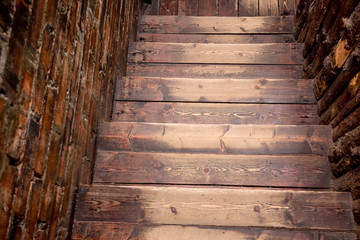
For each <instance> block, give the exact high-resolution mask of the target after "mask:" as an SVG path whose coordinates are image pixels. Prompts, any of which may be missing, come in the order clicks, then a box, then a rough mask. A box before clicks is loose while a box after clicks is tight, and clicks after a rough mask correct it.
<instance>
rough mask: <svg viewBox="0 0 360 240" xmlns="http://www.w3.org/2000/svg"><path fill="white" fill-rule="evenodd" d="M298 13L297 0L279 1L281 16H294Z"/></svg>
mask: <svg viewBox="0 0 360 240" xmlns="http://www.w3.org/2000/svg"><path fill="white" fill-rule="evenodd" d="M295 11H296V0H279V13H280V15H289V14H290V15H294V14H295Z"/></svg>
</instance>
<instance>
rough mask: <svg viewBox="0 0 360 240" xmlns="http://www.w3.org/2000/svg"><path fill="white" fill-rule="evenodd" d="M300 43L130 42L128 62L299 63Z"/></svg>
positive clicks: (300, 61) (300, 60) (301, 61)
mask: <svg viewBox="0 0 360 240" xmlns="http://www.w3.org/2000/svg"><path fill="white" fill-rule="evenodd" d="M302 45H303V44H300V43H262V44H215V43H161V42H133V43H130V47H129V56H128V61H129V62H135V63H140V62H146V63H147V62H152V63H230V64H301V65H302V64H303V61H304V59H303V56H302V54H301V53H302Z"/></svg>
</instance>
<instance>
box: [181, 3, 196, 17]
mask: <svg viewBox="0 0 360 240" xmlns="http://www.w3.org/2000/svg"><path fill="white" fill-rule="evenodd" d="M197 12H198V0H179V10H178V15H180V16H197Z"/></svg>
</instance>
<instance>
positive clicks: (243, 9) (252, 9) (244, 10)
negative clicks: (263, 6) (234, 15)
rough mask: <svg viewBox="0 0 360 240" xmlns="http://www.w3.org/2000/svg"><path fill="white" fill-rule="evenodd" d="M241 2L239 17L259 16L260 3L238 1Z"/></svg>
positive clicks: (248, 0)
mask: <svg viewBox="0 0 360 240" xmlns="http://www.w3.org/2000/svg"><path fill="white" fill-rule="evenodd" d="M238 1H239V16H240V17H242V16H258V15H259V3H258V1H253V0H238Z"/></svg>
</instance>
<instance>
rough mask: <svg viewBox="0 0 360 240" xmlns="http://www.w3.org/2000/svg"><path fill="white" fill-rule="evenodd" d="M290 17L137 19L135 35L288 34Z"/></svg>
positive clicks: (292, 27)
mask: <svg viewBox="0 0 360 240" xmlns="http://www.w3.org/2000/svg"><path fill="white" fill-rule="evenodd" d="M293 19H294V16H282V17H279V16H274V17H185V16H149V15H147V16H141V17H140V19H139V27H138V32H139V33H141V32H147V33H183V34H189V33H195V34H199V33H207V34H223V33H225V34H278V33H280V34H287V33H289V34H292V33H293V31H294V21H293Z"/></svg>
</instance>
